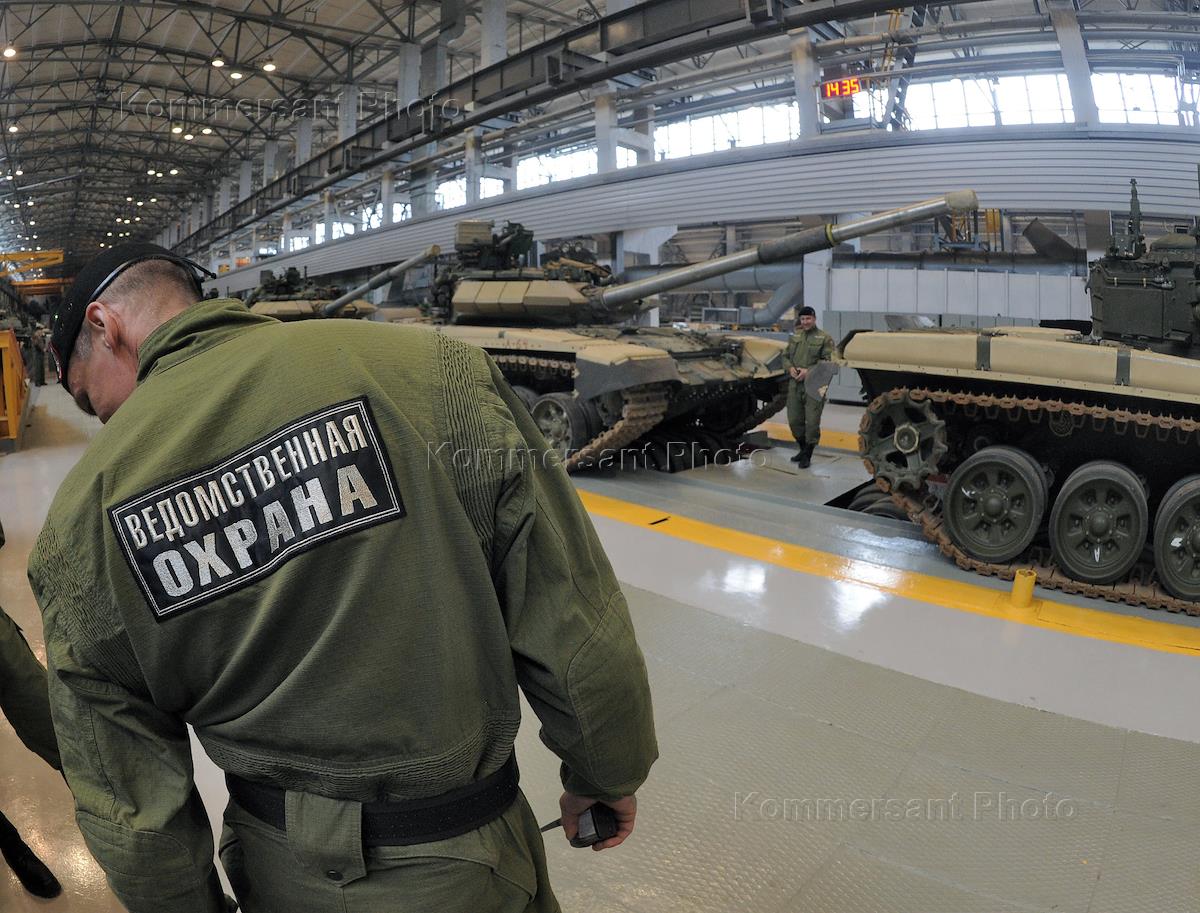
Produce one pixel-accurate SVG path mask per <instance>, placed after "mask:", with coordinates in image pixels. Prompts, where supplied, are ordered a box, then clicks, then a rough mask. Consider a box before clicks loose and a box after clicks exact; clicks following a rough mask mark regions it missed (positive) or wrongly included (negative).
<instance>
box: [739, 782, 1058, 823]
mask: <svg viewBox="0 0 1200 913" xmlns="http://www.w3.org/2000/svg"><path fill="white" fill-rule="evenodd" d="M1078 812H1079V809H1078V804H1077V802H1076V800H1074V799H1071V798H1068V797H1065V796H1057V795H1055V794H1054V793H1046V794H1044V795H1041V796H1029V795H1013V794H1012V793H1008V792H1005V791H1004V790H996V791H984V792H971V793H958V792H953V793H950V794H948V795H946V796H942V797H933V798H931V797H927V796H924V797H919V798H917V797H914V798H908V799H903V798H880V797H872V798H861V797H860V798H849V797H845V796H842V797H835V798H796V797H788V798H781V797H778V796H769V795H765V794H764V793H761V792H759V791H758V790H750V791H748V792H735V793H734V794H733V818H734V820H735V821H749V822H806V823H818V822H843V821H990V822H996V821H1062V820H1070V819H1072V818H1074V817H1075V816H1076V814H1078Z"/></svg>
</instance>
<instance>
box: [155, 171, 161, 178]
mask: <svg viewBox="0 0 1200 913" xmlns="http://www.w3.org/2000/svg"><path fill="white" fill-rule="evenodd" d="M154 176H155V177H156V178H160V177H162V172H161V171H156V172H154Z"/></svg>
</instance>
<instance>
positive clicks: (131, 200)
mask: <svg viewBox="0 0 1200 913" xmlns="http://www.w3.org/2000/svg"><path fill="white" fill-rule="evenodd" d="M125 202H126V203H132V202H133V197H126V198H125Z"/></svg>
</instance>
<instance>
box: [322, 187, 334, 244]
mask: <svg viewBox="0 0 1200 913" xmlns="http://www.w3.org/2000/svg"><path fill="white" fill-rule="evenodd" d="M333 216H334V208H333V194H332V193H330V192H329V191H328V190H326V191H325V213H324V221H325V242H324V243H325V244H328V243H329V242H330V241H332V240H333Z"/></svg>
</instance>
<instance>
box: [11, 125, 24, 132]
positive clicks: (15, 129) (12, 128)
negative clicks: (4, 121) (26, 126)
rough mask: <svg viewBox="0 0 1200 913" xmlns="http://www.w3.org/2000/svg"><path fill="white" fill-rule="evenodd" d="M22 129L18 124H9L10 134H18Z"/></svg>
mask: <svg viewBox="0 0 1200 913" xmlns="http://www.w3.org/2000/svg"><path fill="white" fill-rule="evenodd" d="M20 129H21V128H20V127H18V126H17V125H16V124H9V125H8V132H9V133H16V132H17V131H18V130H20Z"/></svg>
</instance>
